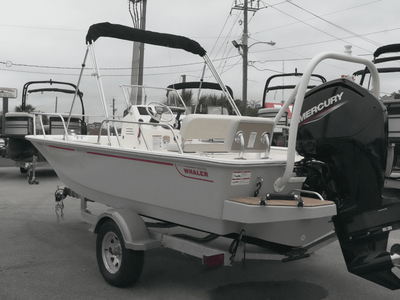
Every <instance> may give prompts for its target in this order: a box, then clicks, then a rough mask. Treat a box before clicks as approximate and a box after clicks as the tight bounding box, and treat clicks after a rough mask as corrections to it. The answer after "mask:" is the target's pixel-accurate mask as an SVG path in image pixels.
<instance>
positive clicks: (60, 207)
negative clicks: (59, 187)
mask: <svg viewBox="0 0 400 300" xmlns="http://www.w3.org/2000/svg"><path fill="white" fill-rule="evenodd" d="M55 212H56V216H57V222H60V221H64V201H63V200H60V201H58V202H57V203H56V208H55ZM59 212H60V213H59Z"/></svg>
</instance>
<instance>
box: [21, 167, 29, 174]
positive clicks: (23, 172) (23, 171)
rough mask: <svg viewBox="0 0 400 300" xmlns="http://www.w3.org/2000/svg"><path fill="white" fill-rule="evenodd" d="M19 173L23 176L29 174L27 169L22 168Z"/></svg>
mask: <svg viewBox="0 0 400 300" xmlns="http://www.w3.org/2000/svg"><path fill="white" fill-rule="evenodd" d="M19 171H20V172H21V173H22V174H26V173H28V170H27V169H25V168H23V167H20V168H19Z"/></svg>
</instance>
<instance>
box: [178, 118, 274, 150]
mask: <svg viewBox="0 0 400 300" xmlns="http://www.w3.org/2000/svg"><path fill="white" fill-rule="evenodd" d="M272 130H273V120H272V119H268V118H258V117H244V116H226V115H201V114H192V115H188V116H186V117H185V118H184V119H183V121H182V127H181V130H180V134H181V137H182V139H183V145H182V149H183V151H184V152H193V151H200V152H230V151H235V152H236V151H240V144H239V143H236V142H235V135H236V133H237V132H238V131H243V134H244V139H245V150H247V151H253V152H262V151H265V149H266V145H265V144H263V143H262V142H261V139H260V138H261V135H262V134H263V133H264V132H269V133H270V134H271V135H272Z"/></svg>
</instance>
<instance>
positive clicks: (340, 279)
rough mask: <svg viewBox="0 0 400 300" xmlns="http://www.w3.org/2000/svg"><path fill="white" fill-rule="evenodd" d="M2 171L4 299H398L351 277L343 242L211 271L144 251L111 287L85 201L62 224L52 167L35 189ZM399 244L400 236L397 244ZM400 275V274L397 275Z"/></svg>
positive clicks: (179, 257) (162, 252)
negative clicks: (137, 269)
mask: <svg viewBox="0 0 400 300" xmlns="http://www.w3.org/2000/svg"><path fill="white" fill-rule="evenodd" d="M1 165H2V166H3V167H0V227H1V230H0V240H1V242H2V247H1V248H2V250H1V252H0V253H1V255H0V280H1V287H0V299H86V300H88V299H212V300H214V299H215V300H216V299H218V300H220V299H222V300H224V299H230V300H232V299H256V300H257V299H278V300H279V299H316V300H319V299H398V298H399V297H400V290H399V291H390V290H387V289H385V288H383V287H381V286H378V285H376V284H373V283H370V282H368V281H366V280H364V279H361V278H359V277H356V276H354V275H352V274H350V273H348V272H347V270H346V266H345V263H344V260H343V258H342V255H341V251H340V247H339V244H338V243H337V242H334V243H333V244H331V245H329V246H327V247H326V248H324V249H322V250H320V251H318V252H317V253H315V254H314V255H312V256H311V257H310V258H306V259H301V260H298V261H293V262H289V263H282V262H280V261H273V262H267V261H246V264H245V265H244V264H242V263H236V264H235V265H233V266H231V267H223V268H219V269H216V270H212V271H207V270H205V269H204V268H203V266H202V265H201V261H200V259H197V258H193V257H190V256H185V255H183V254H181V253H179V252H176V251H172V250H168V249H156V250H151V251H148V252H147V253H146V254H145V265H144V270H143V273H142V276H141V277H140V279H139V281H138V282H137V283H136V284H135V285H134V286H132V287H129V288H124V289H120V288H115V287H112V286H110V285H108V284H107V283H106V282H105V281H104V280H103V278H102V276H101V275H100V272H99V270H98V267H97V262H96V257H95V235H94V234H93V233H92V232H90V231H89V229H90V225H88V224H86V223H84V222H82V221H81V219H80V202H79V201H78V200H77V199H74V198H66V199H65V200H64V204H65V208H64V218H65V219H64V220H63V221H60V222H57V216H56V213H55V201H54V192H55V191H56V189H57V186H63V184H62V182H61V181H60V180H59V179H58V177H57V176H56V174H55V173H54V172H53V171H52V169H51V168H41V169H39V170H38V171H37V180H38V181H39V184H38V185H29V184H28V182H27V180H26V175H25V174H21V173H20V172H19V169H18V168H16V167H14V166H13V163H12V162H9V161H8V160H6V159H4V158H2V159H1ZM395 240H397V242H399V241H400V233H399V232H394V233H392V235H391V241H390V243H394V242H395ZM396 272H397V271H396Z"/></svg>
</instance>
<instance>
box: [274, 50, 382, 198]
mask: <svg viewBox="0 0 400 300" xmlns="http://www.w3.org/2000/svg"><path fill="white" fill-rule="evenodd" d="M328 58H330V59H336V60H341V61H347V62H353V63H359V64H363V65H365V66H367V67H368V69H369V70H370V72H371V77H372V89H371V92H372V94H374V95H375V96H376V97H379V93H380V81H379V74H378V70H377V69H376V66H375V65H374V64H373V63H372V62H371V61H369V60H367V59H365V58H361V57H356V56H349V55H346V54H340V53H334V52H323V53H320V54H318V55H317V56H315V57H314V58H313V59H311V61H310V62H309V63H308V65H307V67H306V70H305V72H304V73H303V77H302V78H301V81H300V83H299V85H298V86H299V87H298V90H297V94H296V98H295V99H292V97H291V98H289V99H288V100H287V101H286V102H287V103H285V105H284V108H285V109H287V107H288V106H289V105H290V104H291V103H293V102H294V100H296V101H295V103H294V107H293V113H292V120H291V122H290V127H289V142H288V155H287V163H286V168H285V172H284V173H283V175H282V177H280V178H278V179H277V180H276V181H275V184H274V189H275V191H276V192H281V191H282V190H283V189H284V187H285V184H286V183H287V182H288V181H289V179H290V177H291V176H292V173H293V167H294V159H295V152H296V140H297V130H298V126H299V123H300V113H301V108H302V106H303V101H304V96H305V94H306V91H307V86H308V84H309V81H310V78H311V75H312V73H313V71H314V69H315V67H316V66H317V65H318V64H319V63H320V62H321V61H323V60H325V59H328ZM281 110H283V108H282V109H281Z"/></svg>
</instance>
